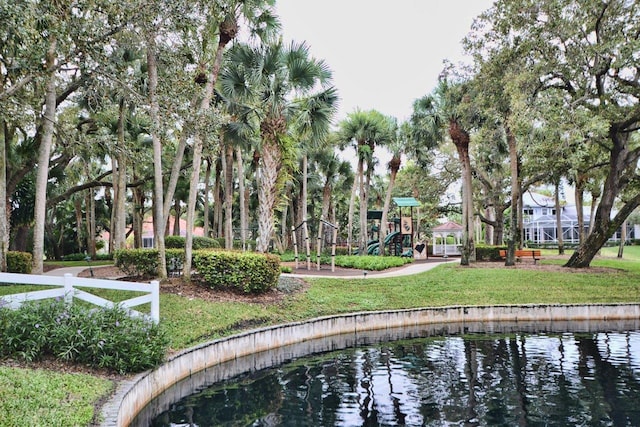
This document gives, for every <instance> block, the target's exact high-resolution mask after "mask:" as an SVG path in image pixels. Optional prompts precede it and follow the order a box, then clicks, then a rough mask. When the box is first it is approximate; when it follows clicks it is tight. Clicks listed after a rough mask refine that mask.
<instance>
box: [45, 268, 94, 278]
mask: <svg viewBox="0 0 640 427" xmlns="http://www.w3.org/2000/svg"><path fill="white" fill-rule="evenodd" d="M87 268H88V267H63V268H56V269H53V270H49V271H47V272H46V273H43V275H44V276H64V275H65V274H67V273H68V274H71V275H72V276H77V275H78V274H80V272H81V271H84V270H86V269H87Z"/></svg>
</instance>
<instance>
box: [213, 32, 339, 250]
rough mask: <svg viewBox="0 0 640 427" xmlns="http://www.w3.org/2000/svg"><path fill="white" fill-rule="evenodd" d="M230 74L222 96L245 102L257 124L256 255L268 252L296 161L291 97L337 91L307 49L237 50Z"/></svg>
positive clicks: (294, 105)
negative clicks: (285, 185) (276, 214)
mask: <svg viewBox="0 0 640 427" xmlns="http://www.w3.org/2000/svg"><path fill="white" fill-rule="evenodd" d="M230 64H231V66H230V67H229V69H228V70H225V71H224V72H223V73H222V75H221V92H222V94H223V95H224V96H225V97H227V98H230V99H238V100H242V102H243V103H244V104H245V105H247V106H249V107H250V108H251V110H252V112H253V114H254V115H255V116H256V117H257V119H258V121H259V129H260V151H259V157H260V158H259V163H258V173H257V174H258V183H259V187H258V200H259V205H258V240H257V247H256V249H257V250H258V251H259V252H266V251H267V249H268V246H269V243H270V241H271V238H272V235H273V231H274V218H273V213H274V210H275V207H276V204H277V202H278V198H279V197H278V196H279V193H280V189H281V186H282V184H283V183H284V178H285V177H286V175H287V168H290V167H291V166H292V164H293V161H294V159H295V149H296V148H297V147H296V142H295V141H294V140H293V139H292V138H291V136H290V134H289V133H288V131H289V125H290V124H292V123H295V122H296V120H298V119H299V116H300V109H299V108H297V107H298V105H297V103H296V102H294V101H292V98H293V97H297V98H298V99H302V98H305V97H309V96H314V95H318V94H319V93H321V92H323V91H324V92H327V91H333V90H334V89H333V88H331V87H329V83H330V81H331V72H330V71H329V69H328V67H327V66H326V64H325V63H324V62H323V61H318V60H316V59H314V58H312V57H311V56H310V54H309V48H308V46H307V45H306V44H304V43H295V42H293V43H291V45H290V46H285V45H284V44H283V42H282V41H281V40H280V41H278V42H273V43H268V44H262V45H260V46H257V47H252V46H249V45H240V44H239V45H236V46H234V48H233V49H232V50H231V55H230Z"/></svg>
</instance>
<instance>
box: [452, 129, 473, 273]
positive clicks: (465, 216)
mask: <svg viewBox="0 0 640 427" xmlns="http://www.w3.org/2000/svg"><path fill="white" fill-rule="evenodd" d="M449 135H450V136H451V140H452V141H453V142H454V145H455V146H456V150H457V152H458V157H459V159H460V166H461V173H462V256H461V257H460V265H469V264H470V263H471V262H475V259H476V257H475V252H476V251H475V244H474V241H473V235H474V222H473V188H472V181H471V159H470V158H469V134H468V133H467V131H465V130H464V129H462V128H461V127H460V125H459V123H458V122H456V121H455V120H452V121H451V122H450V123H449Z"/></svg>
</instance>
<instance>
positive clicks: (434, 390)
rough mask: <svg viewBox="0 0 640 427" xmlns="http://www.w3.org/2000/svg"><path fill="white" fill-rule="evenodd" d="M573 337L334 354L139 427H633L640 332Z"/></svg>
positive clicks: (383, 346) (415, 343)
mask: <svg viewBox="0 0 640 427" xmlns="http://www.w3.org/2000/svg"><path fill="white" fill-rule="evenodd" d="M489 329H495V328H489ZM524 329H531V328H524ZM578 329H587V330H585V331H582V332H553V331H546V332H510V331H507V332H499V333H490V334H475V333H471V334H470V333H468V332H465V330H463V331H462V333H461V334H460V335H459V336H457V335H451V334H444V335H446V336H432V335H434V334H436V335H437V334H438V331H437V330H436V331H434V330H431V331H429V332H428V333H421V334H418V335H429V336H423V337H421V338H412V339H400V340H397V341H392V342H384V343H370V344H368V345H364V346H359V347H356V348H345V349H341V350H339V351H330V352H326V353H322V354H319V355H315V356H309V357H304V358H298V359H294V360H292V361H290V362H289V363H285V364H283V365H280V366H278V367H274V368H269V369H262V370H258V371H254V372H251V373H247V374H242V375H240V376H237V377H234V378H232V379H230V380H228V381H223V382H218V383H215V384H213V385H199V386H198V388H199V391H197V392H195V393H194V394H191V395H189V396H187V397H184V398H182V399H181V400H179V401H177V402H175V403H171V404H169V405H165V406H167V407H168V410H164V412H162V413H159V412H160V411H158V412H155V414H153V416H152V417H151V416H149V414H148V413H147V414H146V415H143V416H142V418H140V419H139V420H138V421H137V425H152V426H189V425H197V426H201V427H204V426H398V425H407V426H422V425H434V426H445V425H447V426H448V425H464V426H476V425H482V426H578V425H580V426H624V425H629V426H639V425H640V330H639V329H638V328H636V329H633V330H616V331H608V332H598V331H595V332H594V331H592V330H588V329H590V328H589V327H587V328H578ZM602 330H606V329H602ZM412 335H413V336H415V335H416V334H415V332H414V333H413V334H412ZM370 341H375V339H372V340H370ZM203 387H206V388H203ZM151 407H153V405H151ZM158 413H159V415H157V414H158ZM145 420H150V421H145Z"/></svg>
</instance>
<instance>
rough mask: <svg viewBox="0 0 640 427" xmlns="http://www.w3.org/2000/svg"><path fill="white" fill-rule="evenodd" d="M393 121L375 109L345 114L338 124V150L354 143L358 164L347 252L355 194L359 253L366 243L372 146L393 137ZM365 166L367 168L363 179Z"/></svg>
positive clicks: (351, 220)
mask: <svg viewBox="0 0 640 427" xmlns="http://www.w3.org/2000/svg"><path fill="white" fill-rule="evenodd" d="M394 126H395V122H394V121H393V120H392V119H391V118H389V117H385V116H384V115H382V114H381V113H379V112H378V111H375V110H371V111H360V110H356V111H355V112H353V113H351V114H349V115H348V116H347V119H346V120H343V121H342V122H341V123H340V130H339V132H338V140H339V143H340V145H341V146H342V147H345V146H346V145H347V144H350V143H354V144H355V146H354V148H355V150H356V155H357V157H358V165H357V170H356V180H355V181H354V183H353V190H352V192H351V199H350V201H349V214H348V215H349V217H348V224H347V246H348V247H349V251H351V244H352V229H353V212H354V210H355V195H356V193H359V195H360V239H359V245H358V248H359V253H360V254H364V253H365V249H366V244H367V206H368V202H369V199H368V193H369V183H370V179H371V174H372V171H373V151H374V149H375V147H376V145H386V144H387V143H388V141H390V140H391V139H392V138H393V132H394V131H393V129H394ZM365 164H366V166H367V169H366V176H365V169H364V167H365Z"/></svg>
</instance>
